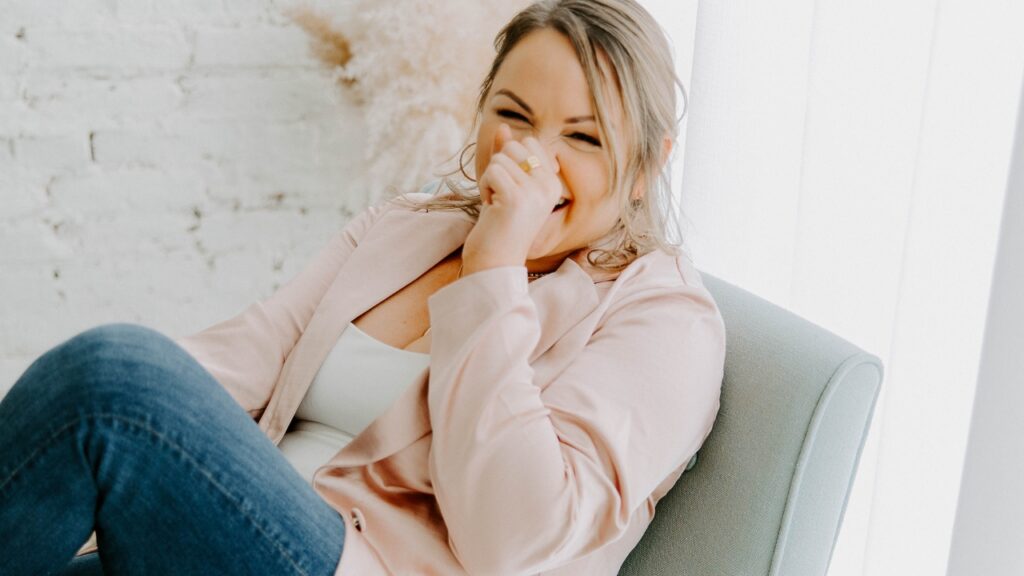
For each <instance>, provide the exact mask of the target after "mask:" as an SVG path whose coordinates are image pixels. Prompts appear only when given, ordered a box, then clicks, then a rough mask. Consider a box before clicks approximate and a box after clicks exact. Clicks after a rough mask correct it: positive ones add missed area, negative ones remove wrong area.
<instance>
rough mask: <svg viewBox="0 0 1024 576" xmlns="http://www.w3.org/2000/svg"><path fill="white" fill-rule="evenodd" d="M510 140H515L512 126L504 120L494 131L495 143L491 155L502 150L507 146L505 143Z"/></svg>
mask: <svg viewBox="0 0 1024 576" xmlns="http://www.w3.org/2000/svg"><path fill="white" fill-rule="evenodd" d="M508 142H514V140H512V128H510V127H509V125H508V124H505V123H504V122H502V123H501V124H500V125H499V126H498V129H497V130H495V131H494V143H493V147H492V148H491V155H492V156H493V155H495V154H497V153H499V152H501V151H502V150H503V149H504V148H505V144H506V143H508Z"/></svg>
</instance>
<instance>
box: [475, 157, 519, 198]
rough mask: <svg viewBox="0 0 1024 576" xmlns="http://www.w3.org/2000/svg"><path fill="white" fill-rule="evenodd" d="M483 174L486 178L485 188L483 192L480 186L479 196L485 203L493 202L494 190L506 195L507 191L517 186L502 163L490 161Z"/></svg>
mask: <svg viewBox="0 0 1024 576" xmlns="http://www.w3.org/2000/svg"><path fill="white" fill-rule="evenodd" d="M484 176H485V177H486V178H487V190H486V192H485V191H484V189H483V188H481V189H480V197H481V199H482V201H483V203H484V204H487V205H490V204H493V203H494V194H493V192H494V191H498V192H504V195H505V196H507V195H508V193H509V191H511V190H515V189H516V188H517V187H518V186H519V185H518V184H517V183H516V181H515V179H514V178H513V177H512V175H511V174H509V171H508V169H507V168H506V166H505V165H504V164H503V163H497V162H491V164H490V165H488V166H487V169H486V170H484ZM485 194H486V197H485V196H484V195H485Z"/></svg>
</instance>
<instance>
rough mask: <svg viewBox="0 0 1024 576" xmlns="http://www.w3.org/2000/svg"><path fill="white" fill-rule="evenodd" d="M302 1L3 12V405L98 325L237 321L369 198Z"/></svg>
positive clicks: (140, 1) (351, 119)
mask: <svg viewBox="0 0 1024 576" xmlns="http://www.w3.org/2000/svg"><path fill="white" fill-rule="evenodd" d="M341 4H342V6H341V8H340V11H341V12H342V13H343V11H344V2H342V3H341ZM288 6H289V3H286V2H281V1H275V0H65V1H55V2H33V1H30V0H0V396H2V395H3V394H4V393H5V392H6V391H7V390H8V389H9V388H10V387H11V386H12V385H13V384H14V382H15V380H16V379H17V378H18V376H20V375H21V373H22V372H24V370H25V369H26V368H27V367H28V365H29V364H30V363H31V362H32V361H33V360H34V359H35V358H37V357H38V356H39V355H40V354H42V353H43V352H45V351H46V350H47V349H49V348H50V347H52V346H54V345H56V344H58V343H60V342H62V341H64V340H66V339H67V338H70V337H71V336H73V335H74V334H76V333H78V332H80V331H82V330H84V329H87V328H89V327H92V326H95V325H98V324H104V323H109V322H122V321H123V322H135V323H139V324H143V325H147V326H151V327H153V328H156V329H158V330H161V331H163V332H164V333H166V334H169V335H172V336H176V335H180V334H185V333H190V332H193V331H196V330H199V329H201V328H203V327H205V326H208V325H210V324H212V323H214V322H216V321H219V320H221V319H224V318H226V317H228V316H230V315H233V314H236V313H238V312H240V311H241V310H242V309H243V308H244V307H245V306H246V305H248V303H249V302H252V301H253V300H256V299H258V298H263V297H266V296H268V295H269V294H271V293H272V292H273V291H274V290H275V289H276V288H278V287H279V286H280V285H281V284H282V283H283V282H285V281H287V280H288V279H289V278H291V277H292V276H293V275H294V274H295V273H297V272H298V270H299V269H300V268H301V267H302V266H303V265H304V263H305V262H306V261H308V258H309V257H311V256H312V255H313V253H315V252H316V250H318V249H319V248H320V247H321V246H322V245H323V244H324V243H325V242H326V241H327V239H328V238H329V237H330V235H331V234H332V233H333V232H334V231H336V230H337V229H338V228H340V227H341V226H343V225H344V224H345V222H346V221H347V220H348V219H349V218H350V217H351V215H352V214H353V213H354V212H356V211H358V210H360V209H361V208H363V207H364V206H365V203H366V198H367V194H366V192H365V190H362V189H361V186H360V184H359V179H360V174H359V166H360V164H361V162H360V159H361V155H362V146H363V141H362V139H361V135H362V134H363V133H364V130H363V129H361V114H359V113H358V111H357V110H355V109H354V105H353V104H352V103H350V102H349V101H347V100H346V98H345V97H344V95H343V94H342V93H341V91H340V90H339V89H338V88H337V87H336V86H335V84H334V82H333V80H332V78H331V75H330V73H329V72H326V71H324V70H322V69H321V68H320V67H319V65H318V64H317V63H316V62H315V61H314V60H313V58H312V57H311V56H310V55H309V52H308V49H307V47H308V40H307V37H306V36H305V34H304V33H303V32H302V31H301V30H299V29H298V27H296V26H295V25H293V24H292V23H291V22H290V21H289V20H288V18H287V17H286V16H285V15H284V10H285V8H287V7H288ZM335 8H337V7H335Z"/></svg>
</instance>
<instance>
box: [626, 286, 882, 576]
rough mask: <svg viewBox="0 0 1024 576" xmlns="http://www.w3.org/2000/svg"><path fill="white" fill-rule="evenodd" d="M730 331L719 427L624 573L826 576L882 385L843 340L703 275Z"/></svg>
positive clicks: (872, 365)
mask: <svg viewBox="0 0 1024 576" xmlns="http://www.w3.org/2000/svg"><path fill="white" fill-rule="evenodd" d="M702 276H703V278H704V282H705V285H706V286H707V288H708V290H710V291H711V293H712V295H713V296H714V298H715V301H716V302H717V303H718V305H719V309H720V310H721V312H722V317H723V319H724V321H725V327H726V358H725V378H724V381H723V385H722V402H721V409H720V411H719V414H718V418H717V420H716V421H715V425H714V428H713V429H712V432H711V434H710V436H708V439H707V441H706V442H705V443H704V445H703V446H702V447H701V449H700V452H699V453H698V458H697V464H696V466H694V468H693V469H692V470H690V471H689V472H686V473H685V474H683V476H682V477H681V478H680V479H679V481H678V483H677V484H676V485H675V487H673V489H672V490H671V491H670V492H669V493H668V494H667V495H665V497H664V498H663V499H662V500H661V501H660V502H659V503H658V506H657V509H656V511H655V515H654V519H653V521H652V523H651V525H650V527H648V530H647V532H646V533H645V534H644V537H643V538H642V539H641V540H640V542H639V544H638V545H637V547H636V548H635V549H634V550H633V552H632V553H631V554H630V556H629V557H628V558H627V559H626V561H625V563H624V564H623V565H622V568H621V570H620V572H619V574H620V575H629V576H633V575H637V576H639V575H643V576H655V575H665V576H668V575H672V576H680V575H683V576H687V575H692V576H754V575H769V576H823V575H824V574H825V573H826V572H827V570H828V564H829V561H830V559H831V556H832V549H833V547H834V545H835V539H836V536H837V534H838V532H839V526H840V524H841V523H842V518H843V512H844V511H845V508H846V500H847V497H848V495H849V492H850V487H851V485H852V483H853V477H854V473H855V471H856V469H857V461H858V459H859V458H860V452H861V448H862V446H863V444H864V439H865V437H866V436H867V432H868V427H869V425H870V422H871V416H872V414H873V412H874V406H875V401H876V399H877V397H878V391H879V387H880V386H881V382H882V363H881V361H880V360H879V358H877V357H876V356H873V355H871V354H868V353H866V352H864V351H863V350H861V349H859V348H858V347H856V346H854V345H853V344H851V343H850V342H847V341H845V340H843V339H842V338H839V337H838V336H836V335H835V334H832V333H831V332H829V331H827V330H825V329H824V328H821V327H820V326H817V325H815V324H812V323H811V322H808V321H807V320H804V319H802V318H800V317H798V316H796V315H795V314H793V313H791V312H789V311H787V310H785V309H783V308H780V307H778V306H776V305H774V304H772V303H770V302H768V301H767V300H764V299H762V298H760V297H758V296H755V295H754V294H751V293H750V292H747V291H745V290H742V289H740V288H737V287H736V286H733V285H730V284H728V283H727V282H724V281H723V280H720V279H718V278H715V277H714V276H712V275H710V274H707V273H702Z"/></svg>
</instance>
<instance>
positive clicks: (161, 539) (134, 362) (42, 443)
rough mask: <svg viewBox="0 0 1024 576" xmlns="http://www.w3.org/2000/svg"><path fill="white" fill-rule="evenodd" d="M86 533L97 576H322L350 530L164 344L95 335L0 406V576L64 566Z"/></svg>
mask: <svg viewBox="0 0 1024 576" xmlns="http://www.w3.org/2000/svg"><path fill="white" fill-rule="evenodd" d="M93 529H95V530H96V537H97V545H98V547H99V556H100V558H101V560H102V563H103V568H104V571H105V572H106V573H107V574H177V575H185V574H309V575H323V576H329V575H331V574H333V570H334V568H335V566H336V565H337V563H338V559H339V558H340V557H341V551H342V546H343V542H344V537H345V525H344V522H343V520H342V519H341V517H340V516H339V515H338V513H337V512H336V511H335V510H334V509H332V508H331V507H330V506H329V505H328V504H327V502H326V501H324V500H323V499H322V498H321V497H320V495H319V494H317V493H316V491H315V490H313V487H312V486H311V485H309V484H308V483H307V482H306V481H305V480H304V479H303V478H302V477H301V476H300V475H299V473H298V472H297V471H295V469H294V468H292V466H291V464H289V463H288V461H287V460H285V458H284V456H283V455H282V454H281V452H280V451H279V450H278V449H277V447H276V446H274V444H273V443H272V442H271V441H270V439H269V438H267V436H266V435H265V434H264V433H263V431H261V430H260V429H259V426H257V425H256V423H255V422H254V421H253V420H252V418H251V417H250V416H249V415H248V414H247V413H246V412H245V410H243V409H242V407H241V406H239V405H238V404H237V403H236V402H235V400H234V399H233V398H232V397H231V396H230V395H229V394H228V393H227V391H226V390H224V388H223V387H222V386H221V385H220V384H219V383H218V382H217V381H216V380H215V379H214V378H213V377H212V376H211V375H210V374H209V372H207V371H206V370H205V369H204V368H203V367H202V366H201V365H200V364H199V363H198V362H196V361H195V359H194V358H192V356H190V355H189V354H188V353H187V352H186V351H185V350H183V349H182V348H181V347H180V346H178V345H177V344H175V343H174V342H173V341H172V340H171V339H169V338H167V337H165V336H163V335H161V334H160V333H158V332H155V331H153V330H150V329H148V328H144V327H142V326H136V325H132V324H108V325H104V326H99V327H97V328H93V329H91V330H87V331H85V332H82V333H81V334H79V335H77V336H75V337H74V338H71V339H70V340H68V341H66V342H64V343H62V344H60V345H58V346H56V347H54V348H53V349H51V350H50V351H48V352H47V353H46V354H44V355H43V356H41V357H40V358H39V359H37V360H36V361H35V362H34V363H33V364H32V365H31V366H29V368H28V369H27V370H26V371H25V373H24V374H23V375H22V376H21V378H19V379H18V381H17V382H16V383H15V385H14V387H13V388H12V389H11V390H10V392H8V394H7V396H6V397H5V398H4V399H3V401H2V402H0V542H2V543H3V549H4V553H3V559H2V562H3V565H4V566H3V570H2V571H3V572H4V573H5V574H8V573H9V574H19V575H22V574H25V575H28V574H47V573H49V572H55V571H57V570H59V569H60V568H62V567H64V566H65V565H67V564H68V562H69V561H70V560H71V558H72V556H73V555H74V553H75V552H76V551H77V550H78V548H79V547H80V546H81V545H82V544H83V543H84V542H85V540H86V538H87V537H88V536H89V533H90V532H91V531H92V530H93Z"/></svg>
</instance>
